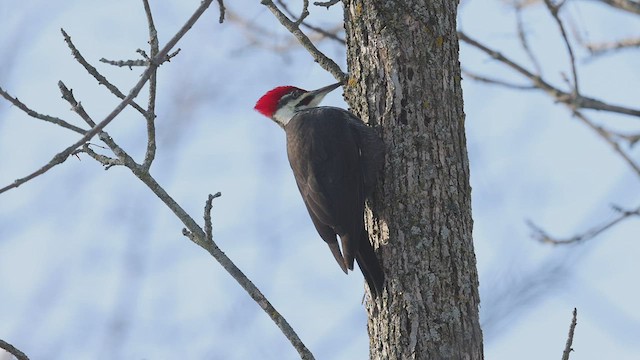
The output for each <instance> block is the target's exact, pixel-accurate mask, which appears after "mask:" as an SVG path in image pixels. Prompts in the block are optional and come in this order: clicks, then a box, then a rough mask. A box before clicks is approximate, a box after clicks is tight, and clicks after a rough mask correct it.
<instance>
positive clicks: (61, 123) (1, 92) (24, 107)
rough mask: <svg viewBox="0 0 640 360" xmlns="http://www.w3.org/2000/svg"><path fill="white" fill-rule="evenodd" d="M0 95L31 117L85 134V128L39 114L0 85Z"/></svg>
mask: <svg viewBox="0 0 640 360" xmlns="http://www.w3.org/2000/svg"><path fill="white" fill-rule="evenodd" d="M0 95H2V97H3V98H5V99H7V100H8V101H9V102H10V103H12V104H13V105H15V106H16V107H17V108H18V109H20V110H22V111H24V112H25V113H26V114H27V115H29V116H31V117H32V118H35V119H39V120H44V121H46V122H50V123H52V124H56V125H59V126H62V127H63V128H65V129H69V130H71V131H75V132H77V133H78V134H86V133H87V130H85V129H82V128H79V127H77V126H75V125H72V124H70V123H68V122H66V121H64V120H62V119H60V118H57V117H54V116H49V115H43V114H40V113H38V112H36V111H34V110H31V109H30V108H29V107H27V105H25V104H23V103H22V102H21V101H20V100H18V98H16V97H13V96H11V95H10V94H9V93H7V92H6V91H4V89H2V87H0Z"/></svg>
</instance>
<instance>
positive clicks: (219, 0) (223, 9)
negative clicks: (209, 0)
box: [218, 0, 227, 24]
mask: <svg viewBox="0 0 640 360" xmlns="http://www.w3.org/2000/svg"><path fill="white" fill-rule="evenodd" d="M218 8H220V17H219V18H218V23H220V24H222V23H223V22H224V14H225V11H226V10H227V9H226V8H225V7H224V3H223V2H222V0H218Z"/></svg>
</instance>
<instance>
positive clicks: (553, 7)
mask: <svg viewBox="0 0 640 360" xmlns="http://www.w3.org/2000/svg"><path fill="white" fill-rule="evenodd" d="M544 3H545V5H547V9H549V13H551V16H552V17H553V19H554V20H555V21H556V23H557V24H558V28H559V29H560V34H561V35H562V39H563V40H564V44H565V46H566V47H567V52H568V53H569V60H570V64H571V73H572V75H573V95H574V97H576V98H577V97H578V96H580V91H579V87H578V71H577V69H576V58H575V56H574V55H573V48H572V47H571V43H570V42H569V37H568V36H567V31H566V30H565V28H564V24H563V23H562V20H560V17H559V15H558V12H559V10H560V7H561V6H562V4H564V2H561V3H559V4H558V5H554V4H552V3H551V0H544Z"/></svg>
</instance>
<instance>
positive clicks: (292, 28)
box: [260, 0, 347, 82]
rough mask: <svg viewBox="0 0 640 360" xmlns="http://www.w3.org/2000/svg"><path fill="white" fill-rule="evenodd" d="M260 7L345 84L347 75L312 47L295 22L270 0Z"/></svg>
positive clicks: (323, 66) (262, 2)
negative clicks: (269, 12) (266, 9)
mask: <svg viewBox="0 0 640 360" xmlns="http://www.w3.org/2000/svg"><path fill="white" fill-rule="evenodd" d="M260 3H261V4H262V5H264V6H266V7H267V8H269V10H270V11H271V12H272V13H273V15H274V16H275V17H276V19H278V21H280V24H282V26H284V27H285V28H286V29H287V30H289V32H290V33H291V34H293V36H295V37H296V39H298V41H299V42H300V44H301V45H302V46H303V47H304V48H305V49H307V51H308V52H309V54H311V56H312V57H313V58H314V60H315V61H316V62H317V63H318V64H319V65H320V66H321V67H322V68H323V69H325V70H327V71H328V72H329V73H330V74H331V75H333V76H334V77H335V78H336V79H337V80H338V81H341V82H345V81H347V74H346V73H344V72H343V71H342V70H341V69H340V66H338V64H336V63H335V61H333V60H332V59H331V58H329V57H328V56H326V55H325V54H323V53H322V52H321V51H320V50H318V48H316V47H315V45H313V43H312V42H311V40H309V38H308V37H307V35H305V34H304V33H303V32H302V31H301V30H300V28H299V27H298V26H297V25H296V23H295V22H293V21H291V20H289V18H287V16H286V15H285V14H284V13H283V12H282V11H280V9H278V7H277V6H276V5H275V4H274V3H273V1H272V0H262V1H261V2H260Z"/></svg>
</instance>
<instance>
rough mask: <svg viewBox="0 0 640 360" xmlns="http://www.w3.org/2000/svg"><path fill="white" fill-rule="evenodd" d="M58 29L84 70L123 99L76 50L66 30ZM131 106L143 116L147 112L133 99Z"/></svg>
mask: <svg viewBox="0 0 640 360" xmlns="http://www.w3.org/2000/svg"><path fill="white" fill-rule="evenodd" d="M60 31H61V32H62V36H63V37H64V42H66V43H67V46H69V49H71V54H72V55H73V58H74V59H76V60H77V61H78V62H79V63H80V65H82V66H83V67H84V68H85V70H87V72H88V73H89V74H91V76H93V77H94V78H95V79H96V80H98V84H100V85H104V86H105V87H106V88H107V89H109V91H111V93H112V94H113V95H115V96H117V97H118V98H120V99H124V98H125V95H124V94H123V93H122V91H120V89H118V88H117V87H116V86H115V85H113V84H112V83H110V82H109V80H107V78H105V77H104V76H103V75H102V74H100V73H99V72H98V69H96V68H95V67H93V66H92V65H91V64H89V62H87V60H85V58H84V57H83V56H82V54H80V51H78V49H77V48H76V46H75V45H74V44H73V42H72V41H71V37H70V36H69V34H67V32H66V31H64V29H60ZM131 106H132V107H133V108H134V109H136V110H138V111H139V112H140V113H141V114H142V115H143V116H145V117H146V116H147V112H146V111H145V110H144V109H143V108H142V107H141V106H140V105H138V104H137V103H136V102H135V101H132V102H131Z"/></svg>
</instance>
